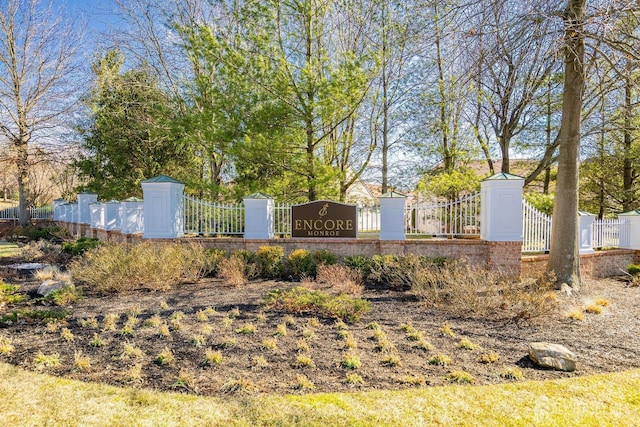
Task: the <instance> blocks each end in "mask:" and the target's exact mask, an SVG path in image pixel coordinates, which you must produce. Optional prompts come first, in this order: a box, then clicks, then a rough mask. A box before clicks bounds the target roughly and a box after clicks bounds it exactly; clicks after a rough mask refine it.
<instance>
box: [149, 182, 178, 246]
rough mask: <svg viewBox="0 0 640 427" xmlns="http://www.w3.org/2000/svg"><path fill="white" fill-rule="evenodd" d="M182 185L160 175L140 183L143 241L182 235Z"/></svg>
mask: <svg viewBox="0 0 640 427" xmlns="http://www.w3.org/2000/svg"><path fill="white" fill-rule="evenodd" d="M183 191H184V184H183V183H182V182H180V181H177V180H175V179H173V178H169V177H168V176H164V175H160V176H156V177H154V178H150V179H147V180H144V181H142V193H143V199H144V202H143V203H144V232H143V234H142V237H143V238H145V239H174V238H178V237H182V236H183V235H184V214H183V200H182V192H183Z"/></svg>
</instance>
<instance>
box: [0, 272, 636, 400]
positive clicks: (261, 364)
mask: <svg viewBox="0 0 640 427" xmlns="http://www.w3.org/2000/svg"><path fill="white" fill-rule="evenodd" d="M11 262H13V261H12V260H7V259H2V260H0V264H5V265H6V264H9V263H11ZM4 281H5V283H15V284H19V285H20V287H21V288H20V292H27V293H31V294H33V292H34V291H35V289H37V286H38V285H39V283H38V282H36V281H34V280H33V279H27V278H20V277H16V276H15V275H14V276H10V275H7V274H4ZM296 285H299V284H295V283H289V282H277V281H256V282H252V283H249V284H248V285H245V286H241V287H230V286H227V285H225V283H223V282H221V281H219V280H215V279H208V280H202V281H201V282H199V283H194V284H187V285H182V286H180V287H179V288H177V289H175V290H173V291H167V292H147V291H140V292H132V293H127V294H118V295H98V294H95V293H92V292H91V291H90V290H88V289H83V290H82V291H83V293H84V296H83V298H82V299H81V300H79V301H78V302H76V303H73V304H72V305H71V306H68V307H66V308H67V309H68V310H69V315H68V316H67V317H66V318H65V319H64V320H62V321H58V322H49V323H48V324H47V323H46V322H43V321H31V320H24V319H23V320H20V321H18V322H13V323H12V322H4V323H2V324H1V325H0V337H5V338H7V337H8V338H10V339H11V340H12V343H13V346H14V347H15V350H14V351H13V352H11V353H10V354H8V355H2V354H0V360H1V361H4V362H8V363H11V364H14V365H18V366H21V367H23V368H25V369H30V370H36V369H37V368H36V366H35V362H34V357H35V356H36V355H37V354H38V352H42V353H43V354H44V355H53V354H57V355H58V356H59V360H60V365H59V366H58V367H52V368H46V369H45V372H48V373H50V374H53V375H58V376H62V377H68V378H74V379H78V380H82V381H95V382H103V383H109V384H114V385H127V386H135V387H148V388H154V389H159V390H173V391H175V390H182V391H185V392H194V393H198V394H205V395H215V394H221V393H224V392H225V390H229V388H230V387H228V385H229V384H230V382H231V381H238V383H237V384H239V386H238V387H236V389H253V390H255V391H258V392H264V393H279V394H285V393H296V392H301V391H300V387H299V379H300V375H304V376H306V378H307V379H308V380H309V381H311V382H312V383H313V384H314V385H315V389H313V388H307V389H304V388H303V391H304V390H307V391H310V390H313V391H321V392H334V391H348V390H373V389H386V390H388V389H401V388H408V387H415V386H416V385H442V384H447V383H449V381H450V380H448V379H447V374H448V373H450V372H451V371H465V372H467V373H469V374H471V375H472V376H473V378H474V382H475V383H476V384H490V383H499V382H506V381H512V379H507V378H504V375H501V374H504V373H505V372H506V370H507V369H510V368H511V369H512V368H519V369H520V371H521V372H522V374H523V376H524V379H531V380H543V379H552V378H568V377H573V376H579V375H588V374H595V373H601V372H610V371H620V370H626V369H630V368H637V367H640V310H639V309H638V307H640V288H638V287H629V286H627V284H626V282H625V281H623V280H618V279H615V278H613V279H606V280H587V281H586V283H585V286H584V289H583V291H582V292H581V293H580V294H579V295H574V296H572V297H567V296H565V295H560V294H559V296H558V298H559V303H560V308H559V310H558V311H557V312H556V313H553V314H551V315H546V316H544V317H541V318H536V319H531V320H527V321H522V320H521V321H512V320H500V321H496V320H488V319H483V318H477V317H475V318H474V317H473V316H463V315H461V314H460V313H459V312H458V313H457V312H456V311H455V310H452V309H448V308H447V307H438V308H433V307H428V306H426V305H425V304H424V303H422V302H421V301H419V300H418V299H417V298H415V297H414V296H412V295H411V294H410V293H408V292H401V291H392V290H388V289H367V290H365V292H364V294H363V295H362V297H363V298H366V299H368V300H369V301H371V303H372V310H371V312H370V313H368V314H367V315H365V316H364V318H363V319H362V320H361V321H359V322H357V323H355V324H350V325H347V330H348V332H350V333H351V334H352V336H353V338H354V339H355V343H356V346H357V347H356V348H355V350H354V351H355V353H356V354H357V355H358V356H359V358H360V361H361V362H362V365H361V367H360V368H358V369H356V370H350V369H347V368H345V367H343V366H342V364H341V360H342V358H343V355H344V354H345V352H346V346H347V345H348V344H352V343H348V342H347V341H346V340H345V339H344V337H341V336H340V326H339V325H338V324H337V322H336V320H335V319H328V318H320V317H314V316H313V315H294V316H292V317H293V319H291V317H289V318H288V316H289V315H288V314H287V313H284V312H281V311H276V310H272V309H266V308H265V307H264V306H263V304H262V302H263V298H264V296H265V295H266V294H267V293H268V292H269V291H270V290H273V289H276V288H287V287H291V286H296ZM595 298H604V299H606V300H607V302H608V305H607V306H606V307H605V308H604V311H603V312H602V313H601V314H588V313H585V314H584V319H583V320H582V321H578V320H572V319H570V318H568V317H567V315H566V314H567V313H568V312H569V311H570V310H571V309H574V308H584V307H585V306H586V305H588V304H589V302H591V301H593V300H594V299H595ZM41 304H42V303H35V302H34V300H33V299H31V300H30V301H27V302H26V303H21V304H18V305H13V306H10V307H6V306H5V307H0V316H3V315H6V314H7V313H9V312H11V311H12V310H16V309H20V308H26V309H30V310H45V309H52V308H55V307H52V306H43V305H41ZM208 307H212V308H214V309H215V313H214V314H211V313H210V315H209V316H208V319H207V320H205V319H204V318H200V319H198V316H197V312H198V311H199V310H204V309H206V308H208ZM234 309H238V311H239V314H238V315H237V317H234V318H232V320H225V319H227V318H228V317H229V314H233V311H234ZM178 311H181V312H183V313H184V315H185V316H184V318H183V319H182V320H181V321H180V324H179V325H176V324H173V325H172V324H171V318H172V315H174V313H176V312H178ZM110 313H114V314H116V315H118V321H117V323H116V327H115V330H112V331H109V330H104V318H105V315H107V314H110ZM130 313H135V314H136V315H137V318H138V320H137V322H136V325H135V327H134V330H133V335H128V334H125V333H123V331H122V330H123V326H124V324H125V322H126V321H127V316H128V315H129V314H130ZM154 315H157V316H159V317H160V319H161V320H162V321H163V322H164V323H166V324H167V325H168V326H169V329H170V335H169V336H161V335H159V328H157V327H152V326H145V321H148V320H149V319H151V318H152V316H154ZM174 317H175V315H174ZM92 318H95V319H96V320H97V323H98V326H97V327H95V328H94V327H92V326H91V325H87V324H84V322H83V320H85V319H92ZM316 320H317V322H316ZM286 321H289V323H290V324H289V325H288V327H287V333H286V335H285V336H277V327H278V325H279V324H282V323H285V322H286ZM372 322H377V323H378V324H379V325H380V327H381V329H382V331H383V332H384V333H385V334H386V336H387V338H388V340H389V341H390V342H391V343H392V344H394V345H395V348H396V349H397V351H396V352H395V353H394V354H395V355H396V356H398V357H399V359H400V365H398V366H389V364H384V363H383V359H384V357H385V354H384V353H383V352H381V351H380V349H379V348H378V344H377V341H376V340H375V339H374V338H373V336H374V330H373V329H371V328H370V326H369V325H370V324H371V323H372ZM247 323H251V324H253V325H254V326H255V327H256V331H255V333H253V334H243V333H240V332H238V330H239V329H240V328H241V327H242V326H244V325H246V324H247ZM291 323H292V324H291ZM406 324H411V325H412V326H413V327H414V328H415V329H417V330H419V331H421V332H422V333H423V334H424V337H425V339H426V340H427V341H428V342H429V343H431V345H432V346H433V349H432V350H423V349H420V348H418V347H417V344H416V342H415V341H411V340H409V339H408V337H407V333H406V332H405V331H403V329H402V327H401V326H402V325H406ZM445 324H448V325H449V326H450V328H451V330H452V331H453V332H454V333H455V337H449V336H446V335H445V334H443V333H442V328H443V325H445ZM63 328H67V329H69V330H70V331H71V333H72V334H73V341H65V340H63V338H62V336H61V331H62V330H63ZM94 334H98V336H99V337H100V339H101V340H103V341H104V345H103V346H101V347H95V346H92V345H91V341H92V339H93V338H94ZM198 335H200V336H201V338H204V340H205V342H204V343H200V344H199V345H196V343H195V342H194V337H195V336H198ZM462 338H467V339H468V340H470V341H471V342H472V343H474V344H478V345H479V346H480V348H479V349H475V350H466V349H463V348H461V347H460V345H459V343H460V340H461V339H462ZM268 339H274V340H275V342H276V345H277V347H276V348H275V349H269V348H266V347H265V346H264V345H263V342H264V340H268ZM234 340H235V343H233V341H234ZM534 341H548V342H553V343H558V344H562V345H564V346H566V347H568V348H569V349H570V350H572V351H573V352H575V353H576V355H577V358H578V369H577V370H576V371H575V372H571V373H567V372H558V371H553V370H546V369H540V368H536V367H534V365H533V364H532V363H531V362H530V360H529V359H528V357H527V347H528V344H529V343H531V342H534ZM302 342H306V343H307V344H308V347H309V350H308V352H306V351H301V350H300V349H299V348H298V347H299V346H300V344H301V343H302ZM125 344H130V345H132V346H135V347H136V348H139V349H141V350H142V353H143V354H142V355H141V356H127V355H125V354H124V345H125ZM164 349H168V350H170V351H171V352H172V353H173V355H174V356H175V362H174V363H172V364H168V365H159V364H158V363H157V362H156V358H157V356H158V355H159V354H160V353H161V352H162V351H163V350H164ZM207 350H219V351H220V352H221V353H222V356H223V360H222V363H221V364H219V365H214V366H208V365H205V364H203V363H202V362H203V360H204V357H205V352H206V351H207ZM489 352H494V353H496V354H497V355H498V356H499V358H498V360H497V361H496V362H494V363H482V362H481V360H480V359H481V356H482V355H483V354H485V353H489ZM79 354H82V355H84V356H87V357H88V358H89V360H90V367H89V368H88V369H87V370H85V371H83V370H81V369H78V368H77V367H75V366H74V359H75V357H76V355H79ZM436 354H443V355H447V356H449V357H450V358H451V360H452V361H451V363H450V364H449V365H447V366H437V365H432V364H430V363H429V359H430V358H431V357H432V356H434V355H436ZM299 355H305V356H308V357H309V358H310V359H311V360H312V362H313V364H312V366H302V363H300V361H299V360H298V356H299ZM136 365H139V368H141V369H140V371H139V372H140V377H139V378H130V376H128V375H127V372H128V370H129V369H130V368H131V367H132V366H136ZM352 373H357V374H358V375H360V376H361V378H362V380H363V381H364V382H363V383H362V384H350V383H348V382H347V381H345V380H346V378H347V376H348V375H349V374H352ZM179 377H181V378H182V380H180V379H179ZM225 384H226V385H227V387H225Z"/></svg>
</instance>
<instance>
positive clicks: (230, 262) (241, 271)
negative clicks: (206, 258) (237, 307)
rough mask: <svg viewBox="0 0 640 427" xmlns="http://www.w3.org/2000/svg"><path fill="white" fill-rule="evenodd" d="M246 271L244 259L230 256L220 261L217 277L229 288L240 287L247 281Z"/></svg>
mask: <svg viewBox="0 0 640 427" xmlns="http://www.w3.org/2000/svg"><path fill="white" fill-rule="evenodd" d="M246 270H247V264H246V261H245V260H244V258H242V257H239V256H231V257H229V258H224V259H223V260H221V261H220V264H219V267H218V277H219V278H221V279H222V280H224V281H225V283H228V284H229V285H231V286H242V285H245V284H247V282H248V281H249V279H248V277H247V273H246Z"/></svg>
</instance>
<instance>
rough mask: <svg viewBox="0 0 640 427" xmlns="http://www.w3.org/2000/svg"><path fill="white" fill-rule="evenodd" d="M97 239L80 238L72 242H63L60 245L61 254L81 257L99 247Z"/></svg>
mask: <svg viewBox="0 0 640 427" xmlns="http://www.w3.org/2000/svg"><path fill="white" fill-rule="evenodd" d="M100 244H101V242H100V240H99V239H96V238H93V237H80V238H79V239H78V240H76V241H74V242H64V243H63V244H62V252H64V253H67V254H71V255H73V256H77V255H82V254H83V253H85V252H87V251H88V250H89V249H95V248H97V247H98V246H100Z"/></svg>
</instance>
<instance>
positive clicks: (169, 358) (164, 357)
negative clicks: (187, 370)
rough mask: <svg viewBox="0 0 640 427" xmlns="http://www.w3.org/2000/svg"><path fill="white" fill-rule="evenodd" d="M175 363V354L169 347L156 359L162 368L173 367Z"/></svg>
mask: <svg viewBox="0 0 640 427" xmlns="http://www.w3.org/2000/svg"><path fill="white" fill-rule="evenodd" d="M175 361H176V359H175V357H174V355H173V353H172V352H171V350H169V349H168V348H167V347H165V348H164V349H163V350H162V351H161V352H160V354H158V356H156V359H155V362H156V363H157V364H158V365H160V366H163V365H171V364H173V363H175Z"/></svg>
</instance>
